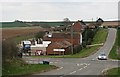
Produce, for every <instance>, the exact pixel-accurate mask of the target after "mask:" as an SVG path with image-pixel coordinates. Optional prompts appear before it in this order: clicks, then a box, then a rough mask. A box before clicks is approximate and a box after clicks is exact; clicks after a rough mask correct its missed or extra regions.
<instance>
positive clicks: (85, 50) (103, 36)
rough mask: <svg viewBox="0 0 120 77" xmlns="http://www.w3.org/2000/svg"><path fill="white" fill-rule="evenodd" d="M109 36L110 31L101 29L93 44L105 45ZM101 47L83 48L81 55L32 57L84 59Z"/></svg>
mask: <svg viewBox="0 0 120 77" xmlns="http://www.w3.org/2000/svg"><path fill="white" fill-rule="evenodd" d="M107 35H108V29H103V28H100V29H99V30H98V31H97V33H96V34H95V36H94V38H93V42H92V44H99V43H104V42H105V41H106V38H107ZM100 47H101V46H92V47H88V48H83V49H82V50H81V51H80V52H79V53H76V54H73V55H60V56H58V55H57V56H56V55H53V56H32V57H33V58H84V57H87V56H89V55H91V54H94V53H95V52H96V51H97V50H98V49H99V48H100Z"/></svg>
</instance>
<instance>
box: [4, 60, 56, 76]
mask: <svg viewBox="0 0 120 77" xmlns="http://www.w3.org/2000/svg"><path fill="white" fill-rule="evenodd" d="M3 67H4V68H2V76H3V77H9V76H16V75H18V76H20V75H31V74H34V73H41V72H46V71H50V70H52V69H56V68H57V67H56V66H53V65H46V64H26V63H23V61H22V60H17V59H14V60H11V61H10V63H7V64H6V65H3Z"/></svg>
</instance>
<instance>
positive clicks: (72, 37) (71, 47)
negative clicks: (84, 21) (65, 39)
mask: <svg viewBox="0 0 120 77" xmlns="http://www.w3.org/2000/svg"><path fill="white" fill-rule="evenodd" d="M71 43H72V45H71V53H72V54H73V25H72V24H71Z"/></svg>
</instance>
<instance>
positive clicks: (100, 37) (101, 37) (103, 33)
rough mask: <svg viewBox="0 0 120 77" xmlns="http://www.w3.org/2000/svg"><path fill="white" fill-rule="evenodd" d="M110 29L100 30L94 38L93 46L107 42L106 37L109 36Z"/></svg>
mask: <svg viewBox="0 0 120 77" xmlns="http://www.w3.org/2000/svg"><path fill="white" fill-rule="evenodd" d="M107 31H108V29H99V31H98V32H97V33H96V35H95V37H94V38H93V42H92V44H100V43H104V42H105V41H106V37H107V35H108V32H107Z"/></svg>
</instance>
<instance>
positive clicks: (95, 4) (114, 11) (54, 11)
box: [0, 0, 118, 21]
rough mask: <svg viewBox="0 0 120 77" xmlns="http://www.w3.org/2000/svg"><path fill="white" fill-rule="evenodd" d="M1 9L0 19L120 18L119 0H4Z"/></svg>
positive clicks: (0, 3) (0, 4)
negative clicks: (119, 16) (119, 12)
mask: <svg viewBox="0 0 120 77" xmlns="http://www.w3.org/2000/svg"><path fill="white" fill-rule="evenodd" d="M0 9H1V10H0V17H2V18H0V21H15V20H20V21H63V19H64V18H69V19H70V20H71V21H72V20H74V21H77V20H85V21H87V20H88V21H91V20H97V18H102V19H103V20H117V19H118V0H108V1H107V0H106V1H105V0H2V1H1V2H0Z"/></svg>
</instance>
